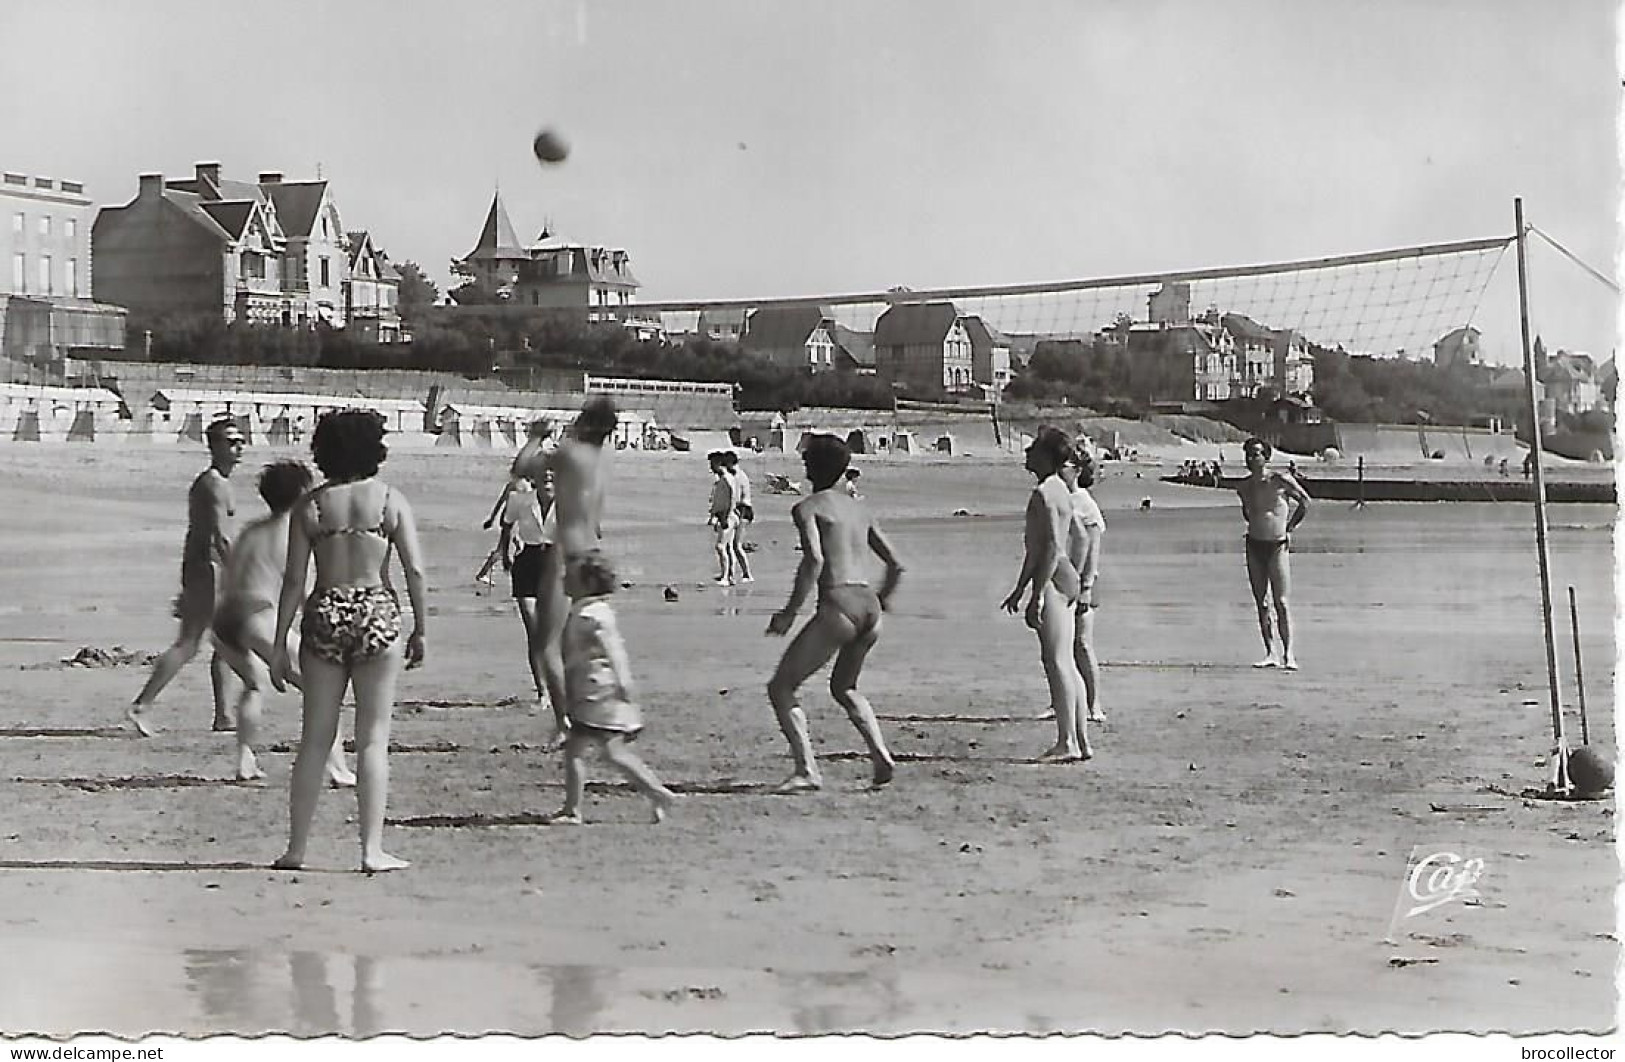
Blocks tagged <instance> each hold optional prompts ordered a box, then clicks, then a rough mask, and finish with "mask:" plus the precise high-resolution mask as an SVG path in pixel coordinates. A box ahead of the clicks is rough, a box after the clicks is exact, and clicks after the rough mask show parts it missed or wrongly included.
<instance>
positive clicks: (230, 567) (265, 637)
mask: <svg viewBox="0 0 1625 1062" xmlns="http://www.w3.org/2000/svg"><path fill="white" fill-rule="evenodd" d="M310 483H311V474H310V469H309V468H307V467H306V466H305V465H304V464H303V463H301V462H299V461H277V462H274V463H272V464H269V465H266V466H265V469H264V470H263V471H262V472H261V473H260V477H259V484H258V486H259V492H260V497H261V498H264V499H265V504H266V505H267V506H269V507H270V510H271V512H270V514H269V515H267V516H263V517H261V518H260V519H258V520H255V521H254V522H253V523H251V524H249V525H248V526H247V527H245V528H243V531H242V533H241V534H240V535H238V536H237V541H236V542H234V543H232V546H231V552H230V553H228V554H227V555H226V571H225V578H224V579H223V581H222V589H221V595H220V606H219V607H218V608H217V609H215V613H214V630H213V633H214V644H215V652H216V653H218V654H219V655H220V657H221V659H223V660H224V661H225V662H226V664H227V666H229V667H230V668H231V670H232V671H233V672H235V673H236V675H237V677H238V678H239V679H241V680H242V683H243V691H242V694H241V695H240V696H239V697H238V699H237V780H238V781H239V782H252V781H257V780H259V779H261V778H264V777H265V772H264V771H263V770H262V769H261V768H260V766H259V763H258V762H257V761H256V759H255V757H254V745H255V743H256V742H257V741H258V740H259V730H260V718H261V706H260V699H261V697H262V696H263V694H264V692H265V689H266V687H267V686H269V685H270V684H271V677H270V672H269V670H268V665H269V662H270V660H271V657H272V655H273V653H274V652H275V650H274V640H275V638H276V606H277V598H278V596H279V595H280V592H281V589H282V566H283V564H284V563H285V562H286V560H287V557H288V514H289V512H290V511H292V509H293V507H294V504H295V503H296V502H298V501H299V499H300V497H302V496H303V495H304V493H305V492H306V491H307V490H309V489H310ZM292 637H293V634H292V632H291V631H290V632H289V638H290V639H292ZM291 644H292V643H291V642H290V646H291ZM294 651H296V650H294ZM288 681H289V682H290V683H291V684H292V685H294V686H295V687H298V688H301V689H302V688H303V687H302V686H301V684H300V679H299V676H298V675H297V674H296V673H292V672H290V673H289V675H288ZM327 781H328V784H329V785H333V786H338V787H348V786H353V785H355V775H354V774H353V773H352V772H351V771H350V769H349V768H348V767H346V766H345V764H344V741H343V737H342V735H341V736H340V737H337V738H334V740H333V748H332V751H331V752H330V753H329V754H328V757H327Z"/></svg>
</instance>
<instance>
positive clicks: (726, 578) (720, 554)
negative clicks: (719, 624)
mask: <svg viewBox="0 0 1625 1062" xmlns="http://www.w3.org/2000/svg"><path fill="white" fill-rule="evenodd" d="M706 460H707V461H708V462H709V463H710V466H711V475H712V476H713V477H714V478H713V479H712V481H711V500H710V513H709V515H707V517H706V523H708V524H709V525H710V526H711V534H712V538H711V546H712V549H713V550H714V551H715V553H716V555H717V577H716V580H715V581H716V584H717V585H718V586H723V587H727V586H732V585H734V582H735V579H734V544H735V543H736V542H737V541H738V537H739V511H738V507H737V502H738V500H739V499H738V495H737V494H736V493H735V491H736V488H735V486H734V481H733V477H731V476H729V475H728V461H727V458H726V457H725V456H724V454H723V452H722V451H721V450H714V451H712V452H711V453H710V454H708V455H707V456H706Z"/></svg>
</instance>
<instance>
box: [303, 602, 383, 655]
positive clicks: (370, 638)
mask: <svg viewBox="0 0 1625 1062" xmlns="http://www.w3.org/2000/svg"><path fill="white" fill-rule="evenodd" d="M299 633H300V634H301V635H303V637H304V644H305V645H306V646H307V647H308V648H309V649H310V651H311V652H313V653H315V654H316V655H317V656H318V657H320V658H321V659H323V660H326V661H327V662H328V663H330V664H338V665H340V666H344V667H348V666H350V665H352V664H359V663H365V662H366V661H368V660H371V659H373V658H374V657H377V656H379V655H381V654H383V653H384V652H386V651H388V649H389V648H390V647H391V646H392V645H394V644H395V642H396V640H397V639H399V638H400V636H401V606H400V602H398V601H397V600H395V593H394V591H392V590H388V589H385V588H384V587H382V586H330V587H328V588H327V589H326V590H318V591H316V592H315V593H314V594H311V595H310V600H309V601H306V602H305V618H304V621H303V622H302V623H301V624H300V628H299Z"/></svg>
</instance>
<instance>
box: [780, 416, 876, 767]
mask: <svg viewBox="0 0 1625 1062" xmlns="http://www.w3.org/2000/svg"><path fill="white" fill-rule="evenodd" d="M851 459H852V454H851V451H850V450H848V449H847V447H846V444H845V443H843V442H841V440H839V439H837V438H836V437H835V436H833V435H815V436H813V437H812V438H811V439H809V440H808V441H807V445H806V446H805V448H803V450H802V451H801V460H802V464H803V465H804V467H805V468H806V471H807V478H808V479H809V480H810V481H811V482H812V488H813V493H812V494H810V495H809V496H808V497H806V498H803V499H802V500H801V501H799V502H797V503H796V505H795V508H793V509H791V510H790V515H791V517H792V518H793V519H794V521H795V525H796V532H797V533H798V534H799V535H800V536H801V564H800V565H799V566H798V567H797V568H796V581H795V586H794V588H793V589H792V590H791V591H790V600H789V601H787V602H786V603H785V606H784V607H783V608H782V609H780V610H779V611H778V612H776V613H774V614H773V618H772V619H771V620H769V621H768V624H767V633H768V634H774V635H782V634H787V633H789V630H790V627H791V626H792V625H793V624H794V623H795V619H796V613H797V612H798V611H800V609H801V606H802V604H803V602H805V601H806V599H807V595H808V594H809V593H811V592H812V590H813V588H814V587H815V586H816V587H817V589H818V604H817V607H816V608H815V609H814V611H813V615H812V619H810V620H808V621H807V623H806V625H805V626H803V627H802V628H801V630H800V631H799V632H797V634H796V636H795V638H793V639H792V640H791V642H790V644H789V646H788V647H786V649H785V650H784V656H783V658H782V659H780V661H779V666H778V669H777V670H776V671H775V672H774V673H773V678H772V679H771V680H770V681H769V682H768V684H767V695H768V699H769V700H771V701H772V703H773V712H774V714H775V715H776V716H777V717H778V721H779V729H780V730H782V731H783V732H784V737H785V740H787V741H788V742H789V743H790V755H791V758H792V759H793V760H794V762H795V772H794V773H793V774H791V775H790V777H789V778H788V779H786V780H785V781H784V782H783V783H782V784H780V785H779V786H778V788H777V790H776V792H779V793H802V792H810V791H812V790H816V789H819V788H821V787H822V786H823V778H822V776H821V775H820V774H819V770H818V764H817V762H816V761H815V760H814V758H813V750H812V740H811V738H810V737H809V736H808V734H807V716H806V713H805V712H803V711H802V710H801V706H800V704H799V703H797V700H796V690H797V689H798V688H800V686H801V684H802V683H803V682H805V681H807V679H808V678H809V677H810V676H811V675H812V674H813V672H815V671H817V670H818V669H819V668H821V667H823V666H824V664H825V663H826V662H827V661H828V660H829V658H830V657H831V656H833V657H835V669H834V671H833V672H832V673H831V674H830V678H829V691H830V694H831V695H832V696H834V698H835V700H836V702H837V703H838V704H840V706H841V707H842V708H844V709H845V710H846V715H847V718H848V719H850V720H851V721H852V725H853V726H855V727H857V730H858V733H859V734H860V735H862V737H863V742H864V744H865V745H867V746H868V749H869V759H870V761H871V763H872V764H873V766H874V784H875V785H877V786H880V785H885V784H886V783H888V782H890V781H891V779H892V772H893V770H894V769H895V761H894V760H893V759H892V754H891V751H890V750H889V749H887V748H886V741H885V739H884V738H883V737H881V734H880V722H879V720H877V719H876V718H875V711H874V708H873V707H872V706H871V705H870V704H869V701H868V699H867V698H865V697H864V696H863V694H861V693H859V692H858V678H859V676H860V675H862V673H863V664H864V661H865V660H866V659H868V656H869V651H870V650H871V649H873V648H874V647H875V643H876V642H878V641H879V640H880V630H881V616H882V613H883V612H885V610H886V609H887V608H888V607H889V605H890V603H891V597H892V594H894V593H896V591H897V584H898V582H899V581H900V580H901V579H902V576H903V566H902V564H900V563H899V562H898V559H897V553H896V551H895V550H893V549H892V545H891V542H890V541H889V540H887V538H886V536H885V534H884V533H883V532H882V531H881V530H880V527H879V525H877V524H876V523H875V522H874V521H873V520H871V519H870V517H869V513H868V510H867V509H866V508H865V507H864V505H863V503H862V502H860V501H858V500H857V499H856V498H853V497H852V496H851V495H850V494H848V493H847V492H846V490H845V487H844V486H843V485H842V484H843V482H844V481H843V480H842V474H843V473H845V471H846V468H847V464H848V463H849V462H850V461H851ZM871 552H873V553H874V554H875V556H877V557H879V558H880V560H881V562H882V563H884V564H885V566H886V578H885V581H884V582H883V583H882V584H881V586H880V590H879V591H878V592H877V591H876V590H875V589H874V588H873V587H871V586H870V585H869V580H868V575H867V572H866V569H867V564H866V561H867V557H868V554H869V553H871Z"/></svg>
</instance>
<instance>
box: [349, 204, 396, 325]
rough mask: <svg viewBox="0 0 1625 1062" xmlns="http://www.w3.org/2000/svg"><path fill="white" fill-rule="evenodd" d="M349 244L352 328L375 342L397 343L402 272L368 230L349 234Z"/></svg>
mask: <svg viewBox="0 0 1625 1062" xmlns="http://www.w3.org/2000/svg"><path fill="white" fill-rule="evenodd" d="M345 239H346V242H347V245H348V252H347V253H348V255H349V258H348V263H347V271H348V273H349V280H347V281H346V282H345V286H344V317H345V320H346V321H347V322H348V327H349V328H350V329H351V330H352V331H354V332H355V334H356V335H357V336H358V337H359V338H361V339H366V340H370V341H372V342H374V343H395V342H399V341H400V340H401V339H403V338H404V336H403V335H402V332H401V312H400V304H401V300H400V287H401V274H400V273H399V272H398V271H397V270H396V269H395V267H394V266H393V265H391V264H390V261H389V257H388V256H387V255H385V254H384V253H383V251H381V250H379V249H378V248H377V247H375V246H373V242H372V235H371V234H370V233H368V232H367V231H366V230H361V231H359V232H350V233H346V234H345Z"/></svg>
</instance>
